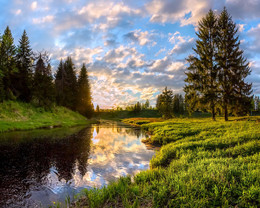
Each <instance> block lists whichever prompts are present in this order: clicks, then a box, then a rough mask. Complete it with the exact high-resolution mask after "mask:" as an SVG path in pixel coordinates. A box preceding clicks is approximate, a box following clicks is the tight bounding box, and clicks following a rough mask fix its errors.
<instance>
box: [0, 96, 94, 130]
mask: <svg viewBox="0 0 260 208" xmlns="http://www.w3.org/2000/svg"><path fill="white" fill-rule="evenodd" d="M88 123H93V121H91V120H87V119H86V118H85V117H83V116H81V115H80V114H78V113H76V112H73V111H71V110H69V109H67V108H64V107H57V106H56V107H53V108H52V109H51V110H45V109H44V108H41V107H35V106H33V105H32V104H29V103H22V102H14V101H5V102H3V103H0V132H6V131H14V130H29V129H38V128H49V127H62V126H63V127H69V126H75V125H83V124H88Z"/></svg>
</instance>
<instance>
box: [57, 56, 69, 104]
mask: <svg viewBox="0 0 260 208" xmlns="http://www.w3.org/2000/svg"><path fill="white" fill-rule="evenodd" d="M65 87H66V71H65V69H64V63H63V61H62V59H61V60H60V64H59V66H58V69H57V73H56V75H55V88H56V102H57V104H58V105H65V92H64V90H65Z"/></svg>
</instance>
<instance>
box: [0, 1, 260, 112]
mask: <svg viewBox="0 0 260 208" xmlns="http://www.w3.org/2000/svg"><path fill="white" fill-rule="evenodd" d="M224 6H226V7H227V9H228V12H229V13H230V14H231V15H232V17H233V20H234V21H235V22H236V23H237V26H238V28H239V36H240V40H241V48H242V49H243V50H244V55H245V57H247V58H248V61H249V62H250V66H251V69H252V73H251V75H250V76H249V77H248V78H247V81H248V82H252V83H253V89H254V94H257V95H260V12H259V11H260V1H257V0H248V1H244V0H182V1H180V0H139V1H132V0H114V1H112V0H111V1H109V0H95V1H94V0H88V1H86V0H85V1H83V0H38V1H37V0H9V1H8V0H6V1H5V0H1V1H0V14H1V15H0V29H1V30H0V31H1V33H3V31H4V29H5V27H6V26H7V25H9V26H10V29H11V31H12V33H13V36H14V38H15V41H16V43H17V42H18V40H19V38H20V37H21V34H22V32H23V30H24V29H25V30H26V31H27V33H28V35H29V38H30V42H31V46H32V48H33V50H34V51H42V50H47V51H48V52H49V53H50V55H51V59H52V66H53V72H55V70H56V68H57V65H58V62H59V60H60V59H61V58H63V59H65V58H66V57H67V56H71V57H72V58H73V60H74V62H75V65H76V68H77V70H79V69H80V66H81V65H82V63H86V65H87V68H88V72H89V76H90V80H91V87H92V93H93V101H94V103H95V104H99V105H100V106H101V108H108V107H115V106H117V105H121V106H123V105H125V104H126V103H134V102H137V101H143V102H144V100H145V99H149V100H150V101H151V103H152V104H154V103H155V98H156V95H158V93H160V91H161V90H162V89H163V88H164V87H165V86H168V87H169V88H171V89H172V90H173V91H174V92H175V93H183V92H182V89H183V86H184V81H183V80H184V78H185V74H184V71H185V68H186V62H185V58H186V57H187V56H188V55H189V54H192V53H193V52H192V47H193V46H194V43H195V40H196V35H195V31H196V27H197V23H198V21H199V20H200V19H201V17H203V16H204V15H205V14H206V13H207V12H208V10H209V9H213V10H215V11H216V12H217V13H219V12H220V11H221V10H222V9H223V7H224Z"/></svg>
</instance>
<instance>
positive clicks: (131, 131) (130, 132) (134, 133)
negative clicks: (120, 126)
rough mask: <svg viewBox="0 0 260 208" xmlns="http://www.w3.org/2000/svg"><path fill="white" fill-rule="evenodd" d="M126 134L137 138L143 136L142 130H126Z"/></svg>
mask: <svg viewBox="0 0 260 208" xmlns="http://www.w3.org/2000/svg"><path fill="white" fill-rule="evenodd" d="M126 133H127V134H129V135H131V136H137V137H140V136H141V133H142V130H141V129H139V128H127V129H126Z"/></svg>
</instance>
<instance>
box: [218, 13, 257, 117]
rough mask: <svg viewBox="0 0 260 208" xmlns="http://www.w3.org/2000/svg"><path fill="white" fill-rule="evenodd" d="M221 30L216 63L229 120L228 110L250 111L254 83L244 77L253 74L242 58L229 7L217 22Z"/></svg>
mask: <svg viewBox="0 0 260 208" xmlns="http://www.w3.org/2000/svg"><path fill="white" fill-rule="evenodd" d="M218 31H219V34H218V36H217V42H218V53H217V56H216V62H217V64H218V67H219V69H218V70H219V74H218V79H219V84H220V92H221V105H222V107H223V109H224V114H225V120H226V121H227V120H228V115H229V112H228V110H229V109H232V108H233V110H234V109H235V111H236V113H239V112H240V113H241V112H248V111H249V108H250V103H251V98H252V97H251V96H250V95H251V93H252V90H251V88H252V84H248V83H246V82H245V78H246V77H247V76H248V75H249V74H250V72H251V71H250V68H249V65H248V62H247V60H246V59H245V58H244V57H243V51H242V50H240V49H239V46H240V41H239V37H238V35H237V31H238V28H237V26H236V24H235V23H234V22H233V21H232V18H231V16H230V15H229V14H228V12H227V10H226V8H224V10H223V11H222V12H221V14H220V17H219V19H218Z"/></svg>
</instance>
